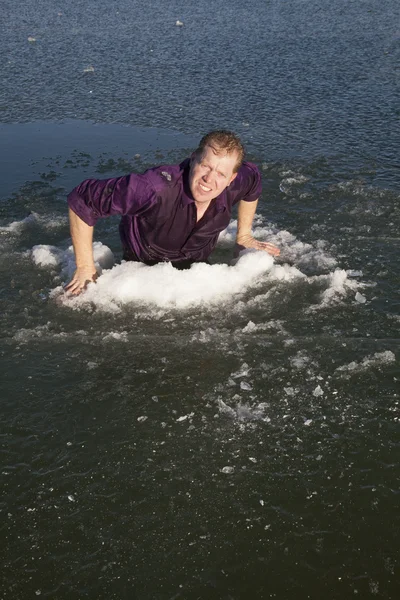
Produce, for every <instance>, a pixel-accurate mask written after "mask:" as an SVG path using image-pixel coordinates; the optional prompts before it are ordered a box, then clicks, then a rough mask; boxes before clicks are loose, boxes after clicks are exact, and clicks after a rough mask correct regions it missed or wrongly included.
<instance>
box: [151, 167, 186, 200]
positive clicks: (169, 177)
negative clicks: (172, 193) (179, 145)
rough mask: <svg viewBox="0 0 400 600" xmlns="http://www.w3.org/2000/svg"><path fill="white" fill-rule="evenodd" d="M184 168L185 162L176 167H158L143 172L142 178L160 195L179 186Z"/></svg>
mask: <svg viewBox="0 0 400 600" xmlns="http://www.w3.org/2000/svg"><path fill="white" fill-rule="evenodd" d="M185 166H186V165H185V161H184V162H183V163H181V164H176V165H159V166H157V167H153V168H152V169H148V170H147V171H145V173H143V177H145V178H146V180H147V182H148V184H149V185H151V187H152V188H153V190H154V191H155V192H156V193H157V194H162V193H163V192H167V191H168V190H172V189H174V188H176V186H179V185H181V183H182V175H183V171H184V169H185Z"/></svg>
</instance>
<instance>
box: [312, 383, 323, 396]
mask: <svg viewBox="0 0 400 600" xmlns="http://www.w3.org/2000/svg"><path fill="white" fill-rule="evenodd" d="M323 395H324V390H323V389H322V388H321V386H320V385H317V387H316V388H315V390H314V391H313V396H315V397H316V398H318V396H323Z"/></svg>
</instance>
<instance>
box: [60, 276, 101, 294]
mask: <svg viewBox="0 0 400 600" xmlns="http://www.w3.org/2000/svg"><path fill="white" fill-rule="evenodd" d="M96 279H97V274H95V275H93V276H92V278H91V279H85V280H82V279H80V278H79V277H77V276H76V275H75V276H74V277H73V278H72V279H71V281H70V282H69V283H68V284H67V285H66V286H65V287H64V290H65V292H68V293H69V294H72V295H73V296H79V294H80V293H81V292H83V291H84V290H85V289H86V288H87V286H88V284H89V283H91V282H92V281H96Z"/></svg>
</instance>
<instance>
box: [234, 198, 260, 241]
mask: <svg viewBox="0 0 400 600" xmlns="http://www.w3.org/2000/svg"><path fill="white" fill-rule="evenodd" d="M257 204H258V200H254V202H246V201H245V200H241V201H240V202H239V206H238V222H237V234H236V240H237V242H238V244H240V242H241V241H244V240H246V239H247V238H248V237H249V236H251V229H252V226H253V219H254V215H255V214H256V209H257Z"/></svg>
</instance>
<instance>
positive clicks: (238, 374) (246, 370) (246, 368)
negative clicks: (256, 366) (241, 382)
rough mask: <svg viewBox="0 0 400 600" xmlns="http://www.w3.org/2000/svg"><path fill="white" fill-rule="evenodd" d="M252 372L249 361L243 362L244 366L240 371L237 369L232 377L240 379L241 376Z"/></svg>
mask: <svg viewBox="0 0 400 600" xmlns="http://www.w3.org/2000/svg"><path fill="white" fill-rule="evenodd" d="M249 372H250V367H249V365H248V364H247V363H243V364H242V366H241V367H240V369H239V370H238V371H236V373H232V374H231V377H233V379H238V378H239V377H247V375H248V374H249Z"/></svg>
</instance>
